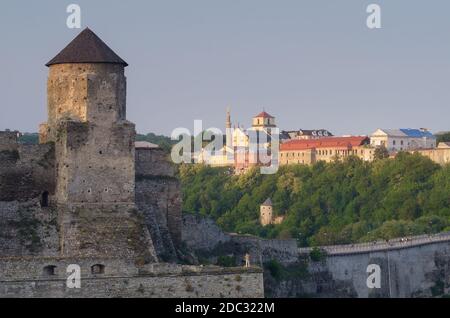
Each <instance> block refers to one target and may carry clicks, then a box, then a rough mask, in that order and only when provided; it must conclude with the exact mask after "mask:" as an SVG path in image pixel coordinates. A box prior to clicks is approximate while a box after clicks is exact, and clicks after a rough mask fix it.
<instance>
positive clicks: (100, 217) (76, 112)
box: [40, 29, 155, 261]
mask: <svg viewBox="0 0 450 318" xmlns="http://www.w3.org/2000/svg"><path fill="white" fill-rule="evenodd" d="M47 66H48V67H49V76H48V91H47V94H48V121H47V123H45V124H42V125H41V127H40V142H41V143H48V142H53V143H54V144H55V159H56V190H55V194H54V196H52V197H51V198H50V202H51V203H52V204H54V205H56V206H57V208H58V220H59V224H60V225H59V229H60V231H59V232H60V233H59V234H60V251H61V254H62V256H71V257H72V256H77V257H78V256H83V257H87V256H95V257H97V256H102V257H105V256H107V257H111V256H116V257H131V258H136V257H138V255H139V257H142V259H145V261H153V260H154V259H155V257H154V254H155V253H154V248H153V245H152V242H151V238H150V235H149V233H148V230H146V229H144V228H143V226H142V223H141V222H140V219H139V218H140V216H139V211H137V210H136V208H135V146H134V142H135V134H136V133H135V126H134V124H132V123H131V122H129V121H127V120H126V78H125V74H124V70H125V67H126V66H127V63H126V62H125V61H124V60H122V59H121V58H120V57H119V56H118V55H116V54H115V53H114V52H113V51H112V50H111V49H110V48H109V47H108V46H107V45H106V44H105V43H104V42H103V41H102V40H101V39H100V38H99V37H98V36H97V35H95V34H94V33H93V32H92V31H91V30H89V29H85V30H84V31H82V32H81V33H80V34H79V35H78V36H77V37H76V38H75V39H74V40H73V41H72V42H71V43H70V44H69V45H68V46H67V47H66V48H65V49H63V50H62V51H61V52H60V53H59V54H58V55H57V56H56V57H55V58H53V59H52V60H51V61H50V62H49V63H47Z"/></svg>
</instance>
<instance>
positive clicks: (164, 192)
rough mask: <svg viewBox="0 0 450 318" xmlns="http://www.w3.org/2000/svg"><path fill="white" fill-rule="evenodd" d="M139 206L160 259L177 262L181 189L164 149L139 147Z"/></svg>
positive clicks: (137, 156) (137, 192) (137, 175)
mask: <svg viewBox="0 0 450 318" xmlns="http://www.w3.org/2000/svg"><path fill="white" fill-rule="evenodd" d="M136 205H137V207H138V208H139V210H140V211H141V212H142V213H143V215H144V219H145V224H146V225H147V227H148V229H149V231H150V234H151V236H152V239H153V242H154V245H155V248H156V251H157V253H158V255H159V256H160V258H161V259H162V260H165V261H175V260H176V257H177V253H176V249H177V246H179V244H180V242H181V190H180V184H179V181H178V180H177V179H176V178H175V177H174V168H173V165H172V164H171V163H170V162H168V159H167V154H166V153H165V152H164V151H162V150H161V149H136Z"/></svg>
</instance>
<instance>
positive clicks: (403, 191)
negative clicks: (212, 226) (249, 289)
mask: <svg viewBox="0 0 450 318" xmlns="http://www.w3.org/2000/svg"><path fill="white" fill-rule="evenodd" d="M179 176H180V179H181V181H182V189H183V201H184V203H183V204H184V210H185V211H186V212H191V213H199V214H201V215H205V216H210V217H212V218H213V219H215V220H216V221H217V223H218V224H219V225H220V226H221V227H222V228H223V229H224V230H226V231H228V232H237V233H248V234H254V235H259V236H262V237H267V238H275V237H278V238H295V239H297V240H298V242H299V245H301V246H315V245H329V244H347V243H353V242H366V241H373V240H376V239H390V238H394V237H403V236H410V235H418V234H424V233H437V232H440V231H447V230H450V166H446V167H440V166H438V165H436V164H435V163H433V162H432V161H430V160H429V159H428V158H425V157H422V156H420V155H418V154H414V155H413V154H407V153H400V154H399V155H398V156H397V158H396V159H380V160H376V161H375V162H372V163H367V162H363V161H361V160H359V159H357V158H349V159H347V160H346V161H344V162H334V163H330V164H326V163H318V164H316V165H314V166H311V167H309V166H302V165H296V166H285V167H281V168H280V170H279V171H278V173H277V174H274V175H261V174H259V172H258V170H256V169H255V170H252V171H250V172H248V173H247V174H245V175H240V176H235V175H233V174H232V173H231V171H230V170H229V169H228V168H210V167H205V166H201V165H183V166H180V169H179ZM268 197H270V198H271V199H272V201H273V204H274V211H275V212H276V214H277V215H285V217H286V218H285V221H284V222H283V223H282V224H281V225H270V226H268V227H265V228H263V227H261V226H260V225H259V222H258V219H259V206H260V204H261V203H262V202H264V201H265V200H266V199H267V198H268Z"/></svg>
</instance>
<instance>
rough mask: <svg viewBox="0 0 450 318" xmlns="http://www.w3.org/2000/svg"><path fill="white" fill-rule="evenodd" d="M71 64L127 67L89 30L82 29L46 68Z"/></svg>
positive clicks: (125, 63)
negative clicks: (120, 65) (107, 64)
mask: <svg viewBox="0 0 450 318" xmlns="http://www.w3.org/2000/svg"><path fill="white" fill-rule="evenodd" d="M71 63H109V64H122V65H123V66H128V64H127V62H125V61H124V60H122V59H121V58H120V57H119V56H118V55H117V54H116V53H114V51H113V50H111V49H110V48H109V46H108V45H106V44H105V42H103V41H102V40H101V39H100V38H99V37H98V36H97V35H96V34H95V33H94V32H92V31H91V30H90V29H89V28H86V29H84V30H83V31H82V32H81V33H80V34H79V35H78V36H77V37H76V38H75V39H74V40H73V41H72V42H70V43H69V45H67V46H66V47H65V48H64V49H63V50H62V51H61V52H60V53H59V54H58V55H57V56H56V57H54V58H53V59H52V60H51V61H50V62H48V63H47V64H46V66H51V65H55V64H71Z"/></svg>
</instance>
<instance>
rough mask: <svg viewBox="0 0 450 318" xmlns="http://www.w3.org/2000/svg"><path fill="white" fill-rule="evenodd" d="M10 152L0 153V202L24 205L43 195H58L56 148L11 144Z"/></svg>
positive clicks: (47, 145) (46, 145)
mask: <svg viewBox="0 0 450 318" xmlns="http://www.w3.org/2000/svg"><path fill="white" fill-rule="evenodd" d="M8 148H9V150H3V151H2V150H0V157H1V159H0V201H16V200H17V201H22V202H24V201H28V200H32V199H35V198H40V197H41V196H42V194H43V193H44V192H47V193H48V194H49V195H52V194H53V193H54V192H55V154H54V146H53V144H43V145H19V144H10V145H9V146H8ZM1 153H3V155H2V154H1ZM6 154H7V155H6ZM6 157H7V158H6Z"/></svg>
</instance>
